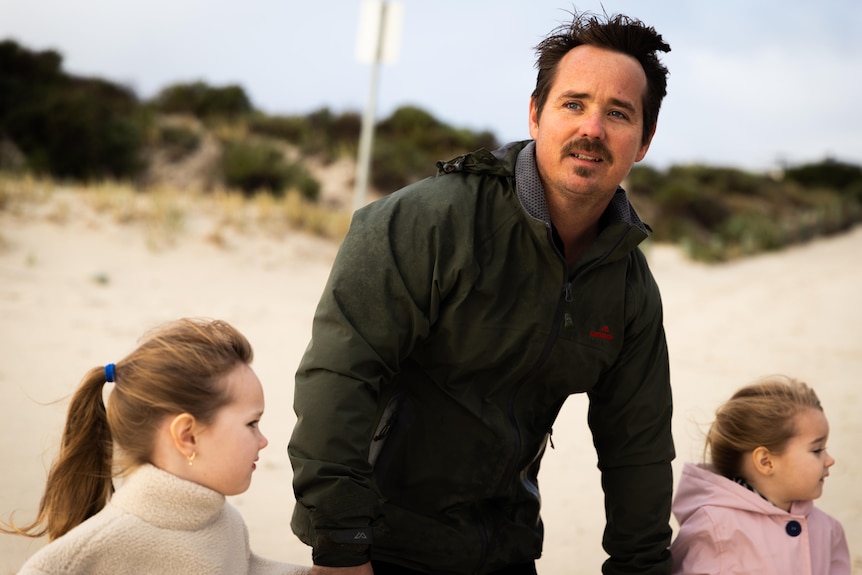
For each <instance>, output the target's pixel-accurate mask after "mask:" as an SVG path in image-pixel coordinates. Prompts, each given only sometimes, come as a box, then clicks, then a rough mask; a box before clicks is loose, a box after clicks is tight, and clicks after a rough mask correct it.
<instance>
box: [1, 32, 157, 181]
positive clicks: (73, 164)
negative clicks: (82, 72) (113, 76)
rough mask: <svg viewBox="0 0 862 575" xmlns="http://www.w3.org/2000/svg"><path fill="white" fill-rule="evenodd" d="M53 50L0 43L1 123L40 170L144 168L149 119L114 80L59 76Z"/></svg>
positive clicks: (89, 173)
mask: <svg viewBox="0 0 862 575" xmlns="http://www.w3.org/2000/svg"><path fill="white" fill-rule="evenodd" d="M61 62H62V59H61V58H60V56H59V54H57V53H56V52H54V51H50V50H49V51H46V52H30V51H28V50H26V49H24V48H22V47H20V46H18V45H17V44H16V43H14V42H11V41H6V42H2V43H0V126H2V127H3V129H4V130H5V132H6V136H7V137H8V138H9V139H10V140H11V141H12V142H14V144H15V146H16V147H17V148H18V149H19V150H20V151H21V152H22V153H23V155H24V156H25V157H26V159H27V160H26V161H27V165H28V167H29V168H31V169H33V170H34V171H36V172H38V173H45V174H50V175H53V176H58V177H64V178H75V179H85V180H86V179H99V178H105V177H111V178H127V177H132V176H134V175H136V174H137V173H138V171H139V170H140V169H141V168H142V160H141V155H140V152H141V150H142V149H143V145H144V142H145V136H146V129H147V123H148V117H147V116H146V114H144V113H143V111H142V110H141V107H140V105H139V103H138V100H137V97H136V96H135V94H134V93H133V92H132V91H131V90H129V89H128V88H125V87H123V86H120V85H118V84H114V83H111V82H107V81H105V80H100V79H93V78H78V77H73V76H68V75H66V74H64V73H63V72H62V70H61V68H60V64H61Z"/></svg>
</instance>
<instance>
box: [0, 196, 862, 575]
mask: <svg viewBox="0 0 862 575" xmlns="http://www.w3.org/2000/svg"><path fill="white" fill-rule="evenodd" d="M336 249H337V246H336V245H335V244H334V243H332V242H329V241H326V240H322V239H319V238H314V237H311V236H307V235H304V234H301V233H298V232H296V233H291V234H288V235H287V236H285V237H283V238H280V239H274V238H272V237H267V236H266V235H264V234H257V233H254V232H253V231H252V232H249V233H247V234H234V235H232V236H231V237H230V238H229V240H228V241H227V242H226V245H218V244H215V243H213V242H212V241H209V240H208V239H207V238H206V237H205V234H203V233H195V232H191V231H190V232H188V233H186V234H184V235H182V236H181V237H180V238H179V239H178V240H177V242H176V244H175V245H172V246H162V247H159V248H157V249H154V248H153V246H152V244H151V242H148V240H147V234H146V233H145V231H144V230H143V229H141V228H140V227H139V226H135V225H119V224H117V223H115V222H114V221H112V220H111V218H110V217H109V216H108V215H104V214H103V215H99V214H95V213H91V212H88V211H86V210H83V211H81V213H80V214H78V215H77V216H76V217H73V218H68V219H67V221H66V222H65V223H57V222H52V221H49V220H47V219H45V218H35V217H20V216H16V215H12V214H10V213H8V212H6V211H0V326H2V329H0V456H2V459H0V461H2V473H0V516H2V517H3V518H8V515H9V513H11V512H13V511H14V512H16V517H17V519H18V520H19V521H25V520H27V519H30V518H31V517H32V516H33V513H34V511H35V509H36V507H37V505H38V501H39V497H40V494H41V489H42V486H43V482H44V479H45V473H46V470H47V468H48V466H49V465H50V462H51V460H52V458H53V456H54V454H55V453H56V449H57V444H58V441H59V437H60V433H61V429H62V424H63V419H64V417H65V409H66V403H65V402H64V401H62V400H63V399H64V398H66V397H67V396H68V394H69V393H70V392H71V390H72V389H73V388H74V387H75V386H76V385H77V383H78V381H79V379H80V377H81V376H82V375H83V374H84V372H85V371H86V370H87V369H89V368H90V367H93V366H98V365H103V364H105V363H108V362H112V361H115V360H117V359H119V358H121V357H122V356H123V355H125V354H126V353H127V352H129V351H130V350H131V349H132V348H133V347H134V345H135V342H136V341H137V339H138V337H139V336H140V335H141V334H142V333H143V332H144V331H145V330H146V329H147V328H149V327H151V326H153V325H155V324H157V323H160V322H162V321H165V320H168V319H173V318H176V317H181V316H207V317H218V318H222V319H225V320H227V321H229V322H231V323H233V324H234V325H235V326H236V327H238V328H239V329H240V330H241V331H243V332H244V333H245V334H246V335H247V336H248V338H249V339H250V340H251V342H252V344H253V345H254V347H255V352H256V358H255V361H254V369H255V370H256V372H257V374H258V375H259V377H260V378H261V380H262V381H263V384H264V388H265V393H266V401H267V410H266V414H265V415H264V418H263V421H262V429H263V431H264V433H265V434H266V435H267V436H268V438H269V440H270V445H269V447H268V448H266V449H265V450H264V451H263V452H262V453H261V458H260V462H259V466H258V470H257V471H256V472H255V477H254V480H253V482H252V485H251V488H250V489H249V490H248V491H247V492H246V493H244V494H242V495H239V496H235V497H232V498H230V499H231V501H232V502H233V503H234V504H235V505H236V506H237V507H238V508H239V509H240V510H241V512H242V513H243V515H244V517H245V519H246V522H247V523H248V526H249V529H250V533H251V542H252V547H253V548H254V549H255V551H256V552H258V553H259V554H261V555H264V556H268V557H271V558H274V559H280V560H284V561H292V562H295V563H306V564H308V563H310V561H311V553H310V550H309V548H307V547H305V546H304V545H303V544H302V543H300V542H299V541H298V540H297V539H296V538H295V537H294V536H293V535H292V533H291V532H290V528H289V519H290V514H291V510H292V505H293V496H292V492H291V488H290V481H291V469H290V463H289V461H288V458H287V455H286V444H287V440H288V437H289V435H290V431H291V429H292V426H293V424H294V421H295V416H294V414H293V411H292V388H293V374H294V371H295V369H296V366H297V364H298V362H299V359H300V357H301V355H302V353H303V351H304V349H305V346H306V344H307V342H308V337H309V334H310V327H311V319H312V314H313V311H314V307H315V305H316V303H317V299H318V297H319V294H320V291H321V290H322V288H323V285H324V282H325V281H326V277H327V274H328V271H329V267H330V265H331V263H332V259H333V257H334V254H335V252H336ZM860 253H862V228H857V229H856V230H853V231H851V232H848V233H846V234H843V235H840V236H836V237H832V238H826V239H820V240H817V241H814V242H811V243H809V244H806V245H802V246H799V247H794V248H791V249H787V250H785V251H783V252H780V253H772V254H767V255H763V256H758V257H753V258H750V259H746V260H742V261H738V262H734V263H730V264H724V265H716V266H706V265H702V264H696V263H693V262H691V261H689V260H687V259H686V258H685V257H684V256H683V255H682V254H681V253H680V252H679V251H678V250H677V249H676V248H674V247H671V246H665V245H652V246H648V257H649V260H650V262H651V266H652V269H653V272H654V274H655V276H656V278H657V280H658V283H659V286H660V288H661V290H662V294H663V297H664V303H665V327H666V331H667V335H668V343H669V346H670V352H671V371H672V377H673V386H674V395H675V419H674V434H675V438H676V444H677V453H678V456H677V460H676V461H675V463H674V472H675V477H679V472H680V470H681V468H682V464H683V462H685V461H697V460H699V459H700V457H701V450H702V442H703V431H704V430H705V429H706V426H707V425H708V423H709V421H710V419H711V416H712V413H713V411H714V409H715V407H716V406H717V405H718V404H719V403H720V402H721V401H723V400H724V399H725V398H726V397H727V396H729V395H730V393H732V391H733V390H734V389H736V388H737V387H739V386H741V385H743V384H745V383H748V382H749V381H751V380H753V379H755V378H756V377H758V376H761V375H765V374H769V373H778V372H780V373H787V374H790V375H794V376H796V377H799V378H802V379H803V380H805V381H807V382H809V383H810V384H811V385H813V386H814V387H815V389H816V390H817V392H818V393H819V395H820V398H821V400H822V401H823V404H824V406H825V409H826V414H827V416H828V418H829V421H830V424H831V427H832V436H831V438H830V441H829V450H830V452H831V454H832V455H833V456H834V457H835V458H836V460H837V464H836V465H835V467H834V468H833V469H832V474H831V476H830V477H829V478H828V479H827V483H826V488H825V493H824V495H823V497H822V498H821V499H820V500H819V501H818V505H819V506H820V507H821V508H823V509H824V510H826V511H827V512H829V513H831V514H833V515H834V516H835V517H837V518H838V519H839V520H840V521H841V522H842V523H843V525H844V528H845V530H846V532H847V536H848V540H849V542H850V547H851V554H852V555H853V557H854V561H855V563H854V569H855V570H854V573H862V489H860V488H859V485H860V481H862V452H860V449H859V446H858V442H859V440H860V439H862V391H860V389H861V388H860V377H862V305H860V304H859V303H858V301H857V300H858V298H859V296H858V294H859V293H860V287H859V286H860V285H862V265H860ZM57 400H61V401H60V402H57ZM585 408H586V402H585V399H584V398H583V397H574V398H572V399H571V400H570V401H569V402H568V403H567V404H566V406H565V407H564V409H563V412H562V414H561V416H560V418H559V419H558V421H557V423H556V425H555V426H554V445H555V448H554V449H552V450H549V451H548V453H547V455H546V456H545V459H544V463H543V468H542V472H541V476H540V481H541V489H542V493H543V501H544V513H543V516H544V520H545V526H546V543H545V554H544V556H543V558H542V559H541V560H540V561H539V564H538V568H539V572H540V573H541V574H543V575H556V574H560V575H561V574H563V573H566V574H580V573H584V574H587V573H590V574H594V573H599V572H600V565H601V562H602V561H603V559H604V553H603V551H602V550H601V547H600V540H601V532H602V528H603V526H604V514H603V510H602V496H601V489H600V487H599V476H598V472H597V471H596V469H595V453H594V451H593V449H592V445H591V443H590V437H589V433H588V431H587V428H586V422H585ZM644 495H645V496H649V494H644ZM42 543H43V542H42V541H33V540H28V539H25V538H20V537H15V536H10V535H0V574H6V573H13V572H14V571H15V570H16V569H17V568H18V567H20V565H21V564H22V563H23V561H24V560H25V559H26V557H27V556H29V555H30V554H31V553H33V552H34V551H35V550H36V549H37V548H38V547H39V546H40V545H42Z"/></svg>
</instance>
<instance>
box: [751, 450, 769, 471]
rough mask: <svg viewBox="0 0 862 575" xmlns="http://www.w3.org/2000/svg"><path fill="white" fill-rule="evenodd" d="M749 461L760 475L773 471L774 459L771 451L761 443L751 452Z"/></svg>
mask: <svg viewBox="0 0 862 575" xmlns="http://www.w3.org/2000/svg"><path fill="white" fill-rule="evenodd" d="M751 463H752V464H753V465H754V470H755V471H757V473H759V474H760V475H766V476H770V475H772V474H773V473H775V461H774V460H773V457H772V452H771V451H769V450H768V449H767V448H765V447H763V446H762V445H761V446H759V447H757V448H755V449H754V451H752V452H751Z"/></svg>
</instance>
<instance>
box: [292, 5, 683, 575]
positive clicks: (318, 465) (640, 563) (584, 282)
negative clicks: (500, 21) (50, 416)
mask: <svg viewBox="0 0 862 575" xmlns="http://www.w3.org/2000/svg"><path fill="white" fill-rule="evenodd" d="M669 50H670V47H669V46H668V45H667V44H666V43H664V42H663V41H662V38H661V36H659V35H658V34H656V32H655V30H654V29H652V28H649V27H646V26H645V25H643V24H642V23H641V22H639V21H636V20H632V19H630V18H628V17H625V16H615V17H612V18H604V19H603V20H600V19H599V17H597V16H591V15H590V16H587V15H575V17H574V21H573V22H572V23H571V24H570V25H567V26H565V27H563V28H560V29H558V30H556V31H554V32H553V33H552V34H551V35H550V36H549V37H547V38H546V39H545V40H544V41H543V42H542V43H541V44H539V46H538V47H537V53H538V62H537V67H538V69H539V73H538V79H537V83H536V89H535V92H534V93H533V95H532V98H531V102H530V118H529V122H530V135H531V136H532V138H533V140H532V141H528V142H519V143H514V144H510V145H508V146H506V147H504V148H503V149H501V150H498V151H496V152H494V153H489V152H486V151H483V150H480V151H478V152H475V153H472V154H467V155H465V156H461V157H459V158H456V159H455V160H453V161H451V162H447V163H441V164H438V167H439V171H438V176H437V177H435V178H430V179H427V180H424V181H422V182H419V183H417V184H414V185H411V186H408V187H407V188H405V189H403V190H400V191H398V192H396V193H394V194H392V195H391V196H389V197H387V198H385V199H383V200H380V201H378V202H376V203H373V204H371V205H370V206H367V207H365V208H363V209H361V210H359V211H358V212H357V213H356V214H355V216H354V221H353V224H352V226H351V229H350V232H349V233H348V235H347V237H346V238H345V240H344V242H343V245H342V247H341V249H340V251H339V254H338V256H337V258H336V261H335V263H334V265H333V269H332V272H331V275H330V278H329V281H328V283H327V286H326V288H325V290H324V293H323V296H322V298H321V301H320V304H319V307H318V310H317V313H316V315H315V319H314V326H313V331H312V339H311V343H310V344H309V347H308V349H307V351H306V354H305V356H304V358H303V360H302V363H301V365H300V367H299V370H298V372H297V376H296V394H295V410H296V413H297V415H298V421H297V425H296V428H295V430H294V433H293V436H292V438H291V441H290V446H289V453H290V457H291V461H292V464H293V467H294V491H295V493H296V497H297V506H296V509H295V512H294V516H293V520H292V528H293V530H294V532H295V533H297V535H298V536H299V537H300V538H301V539H302V540H303V541H304V542H306V543H307V544H309V545H311V546H312V547H313V559H314V564H315V567H314V572H315V573H317V574H318V575H320V574H324V573H330V572H332V573H335V572H336V571H337V572H338V573H339V574H341V573H344V574H351V575H352V574H363V575H368V574H370V573H372V570H373V573H374V574H376V575H387V574H390V573H391V574H415V573H428V574H438V573H505V574H507V575H520V574H522V573H535V572H536V571H535V563H534V561H535V559H537V558H538V557H539V556H540V555H541V550H542V523H541V519H540V516H539V507H540V500H539V493H538V488H537V474H538V469H539V462H540V460H541V457H542V454H543V453H544V449H545V444H546V442H547V438H548V437H549V436H550V433H551V427H552V425H553V423H554V419H555V418H556V416H557V414H558V412H559V409H560V407H561V406H562V405H563V402H564V401H565V400H566V398H567V397H568V396H569V395H570V394H572V393H587V394H588V396H589V399H590V409H589V416H588V423H589V426H590V429H591V431H592V433H593V440H594V443H595V447H596V451H597V454H598V460H599V468H600V469H601V473H602V487H603V489H604V492H605V511H606V528H605V532H604V537H603V542H602V543H603V545H604V548H605V550H606V551H607V553H608V555H609V559H608V560H607V561H606V562H605V565H604V568H603V571H604V572H605V573H607V574H622V573H643V574H647V573H649V574H657V573H669V572H670V556H669V554H668V551H667V547H668V544H669V543H670V536H671V529H670V527H669V524H668V521H669V517H670V502H671V492H672V472H671V467H670V462H671V460H672V459H673V457H674V450H673V441H672V438H671V430H670V421H671V409H672V408H671V391H670V385H669V374H668V357H667V348H666V342H665V336H664V329H663V326H662V309H661V300H660V296H659V292H658V288H657V287H656V284H655V281H654V280H653V277H652V275H651V274H650V271H649V269H648V266H647V263H646V261H645V259H644V256H643V254H642V253H641V252H640V250H639V249H638V248H637V245H638V244H639V243H640V242H641V241H642V240H643V239H644V238H646V237H647V233H648V227H647V226H646V225H645V224H643V223H642V222H641V221H640V219H639V218H638V216H637V214H635V212H634V210H633V209H632V207H631V205H630V204H629V202H628V200H627V199H626V195H625V192H624V191H623V190H622V189H621V188H619V184H620V182H621V181H622V180H623V178H624V177H625V176H626V175H627V174H628V172H629V170H630V169H631V167H632V165H633V164H634V162H637V161H639V160H641V159H642V158H643V157H644V155H645V154H646V152H647V149H648V148H649V144H650V141H651V139H652V136H653V133H654V131H655V124H656V119H657V117H658V110H659V107H660V104H661V100H662V98H663V97H664V95H665V92H666V85H667V69H666V68H665V67H664V66H663V65H662V64H661V63H660V62H659V60H658V57H657V55H656V51H663V52H667V51H669ZM572 520H573V521H583V520H585V519H584V518H581V517H573V518H572ZM573 560H575V561H576V560H577V558H573Z"/></svg>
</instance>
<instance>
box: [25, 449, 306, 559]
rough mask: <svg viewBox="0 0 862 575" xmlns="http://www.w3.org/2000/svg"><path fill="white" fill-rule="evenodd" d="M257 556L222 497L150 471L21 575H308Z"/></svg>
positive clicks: (125, 484) (43, 551)
mask: <svg viewBox="0 0 862 575" xmlns="http://www.w3.org/2000/svg"><path fill="white" fill-rule="evenodd" d="M310 571H311V570H310V568H309V567H302V566H299V565H292V564H289V563H278V562H275V561H270V560H268V559H263V558H261V557H258V556H257V555H255V554H254V553H253V552H252V551H251V548H250V546H249V540H248V529H247V528H246V525H245V522H244V521H243V519H242V517H241V516H240V514H239V511H237V510H236V508H234V507H233V506H232V505H231V504H229V503H227V502H226V501H225V497H224V496H223V495H221V494H220V493H217V492H215V491H212V490H211V489H207V488H206V487H203V486H201V485H198V484H196V483H192V482H190V481H186V480H183V479H180V478H178V477H176V476H174V475H171V474H170V473H167V472H165V471H162V470H161V469H158V468H157V467H154V466H152V465H144V466H143V467H141V468H139V469H138V470H136V471H135V472H134V473H133V474H132V475H130V476H129V477H128V478H127V479H126V480H125V481H124V482H123V484H122V485H121V486H120V488H119V489H117V491H116V493H114V496H113V497H112V498H111V501H110V502H109V503H108V504H107V505H106V506H105V508H104V509H102V510H101V511H100V512H99V513H97V514H96V515H94V516H93V517H90V518H89V519H88V520H86V521H85V522H83V523H82V524H80V525H78V526H77V527H75V528H74V529H72V530H71V531H69V532H68V533H66V534H65V535H63V536H62V537H59V538H58V539H56V540H54V541H52V542H51V543H49V544H48V545H46V546H45V547H43V548H42V549H40V550H39V551H37V552H36V553H35V554H34V555H33V556H32V557H30V559H29V560H28V561H27V562H26V563H25V564H24V566H23V567H22V568H21V570H20V571H19V575H49V574H50V575H55V574H57V575H59V574H63V575H67V574H68V575H73V574H74V575H77V574H81V575H83V574H88V575H108V574H110V575H116V574H118V573H147V574H156V573H158V574H165V575H167V574H173V573H176V574H177V575H213V574H219V573H224V574H229V575H239V574H249V575H308V573H310Z"/></svg>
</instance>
